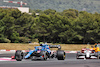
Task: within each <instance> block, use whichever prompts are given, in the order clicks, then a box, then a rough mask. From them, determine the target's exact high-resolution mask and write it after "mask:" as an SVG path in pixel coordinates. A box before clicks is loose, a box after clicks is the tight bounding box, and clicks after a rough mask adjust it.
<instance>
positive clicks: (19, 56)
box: [15, 50, 23, 61]
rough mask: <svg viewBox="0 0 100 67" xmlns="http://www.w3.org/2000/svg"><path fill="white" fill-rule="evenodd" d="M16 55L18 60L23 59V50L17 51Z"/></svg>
mask: <svg viewBox="0 0 100 67" xmlns="http://www.w3.org/2000/svg"><path fill="white" fill-rule="evenodd" d="M15 57H16V60H17V61H22V59H23V52H22V51H21V50H17V51H16V53H15Z"/></svg>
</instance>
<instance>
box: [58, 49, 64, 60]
mask: <svg viewBox="0 0 100 67" xmlns="http://www.w3.org/2000/svg"><path fill="white" fill-rule="evenodd" d="M57 59H58V60H64V59H65V52H64V51H63V50H57Z"/></svg>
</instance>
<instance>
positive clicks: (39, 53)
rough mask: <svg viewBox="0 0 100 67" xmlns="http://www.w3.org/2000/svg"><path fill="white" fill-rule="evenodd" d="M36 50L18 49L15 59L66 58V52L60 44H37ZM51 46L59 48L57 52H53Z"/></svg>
mask: <svg viewBox="0 0 100 67" xmlns="http://www.w3.org/2000/svg"><path fill="white" fill-rule="evenodd" d="M34 48H35V50H30V51H29V52H22V51H21V50H17V51H16V52H15V59H16V60H17V61H22V59H31V60H37V59H43V60H47V58H54V57H55V58H57V59H58V60H64V59H65V52H64V51H63V50H61V46H60V45H47V44H41V45H40V46H35V47H34ZM50 48H58V50H57V51H56V52H53V53H52V52H51V50H50Z"/></svg>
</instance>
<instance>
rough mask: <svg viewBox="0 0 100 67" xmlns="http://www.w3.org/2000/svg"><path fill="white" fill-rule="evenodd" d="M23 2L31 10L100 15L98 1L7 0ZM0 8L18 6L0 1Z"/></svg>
mask: <svg viewBox="0 0 100 67" xmlns="http://www.w3.org/2000/svg"><path fill="white" fill-rule="evenodd" d="M9 1H23V2H26V3H28V5H27V7H30V9H32V10H37V9H40V10H46V9H53V10H56V11H58V12H62V11H63V10H66V9H76V10H78V11H82V10H85V11H87V12H91V13H95V12H98V13H100V0H9ZM0 6H20V5H18V4H12V3H4V2H3V0H0ZM23 6H24V5H23Z"/></svg>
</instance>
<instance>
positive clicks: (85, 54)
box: [76, 48, 98, 59]
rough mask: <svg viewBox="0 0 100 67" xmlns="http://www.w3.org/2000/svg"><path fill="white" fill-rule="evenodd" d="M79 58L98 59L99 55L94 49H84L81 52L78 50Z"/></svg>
mask: <svg viewBox="0 0 100 67" xmlns="http://www.w3.org/2000/svg"><path fill="white" fill-rule="evenodd" d="M76 58H77V59H84V58H85V59H97V58H98V56H97V55H96V53H95V51H94V50H91V49H88V48H86V49H82V50H81V52H77V54H76Z"/></svg>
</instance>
